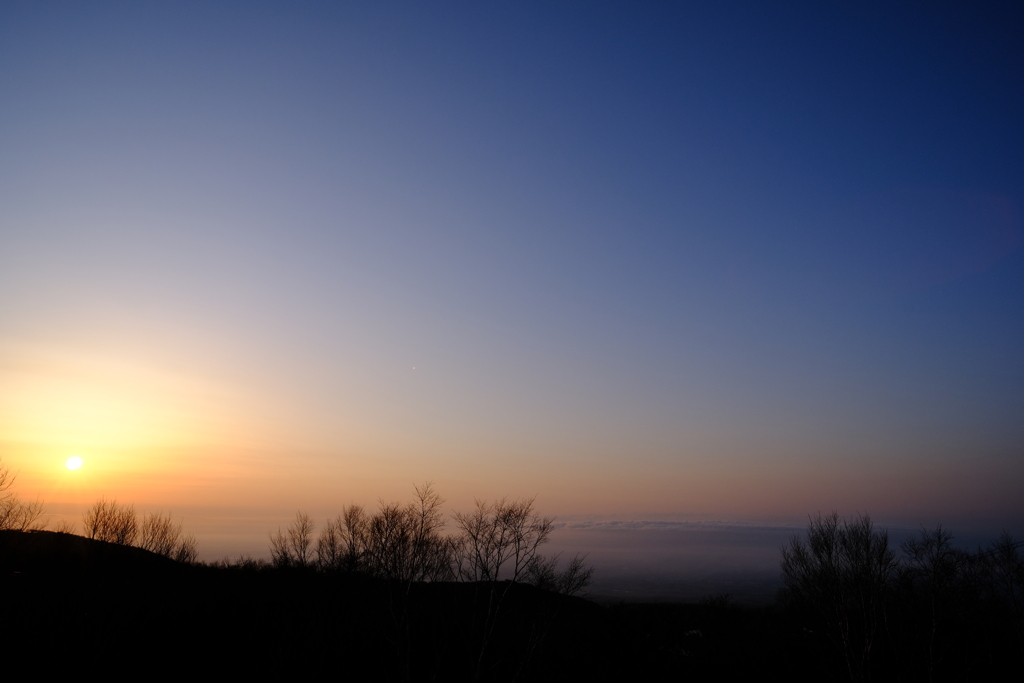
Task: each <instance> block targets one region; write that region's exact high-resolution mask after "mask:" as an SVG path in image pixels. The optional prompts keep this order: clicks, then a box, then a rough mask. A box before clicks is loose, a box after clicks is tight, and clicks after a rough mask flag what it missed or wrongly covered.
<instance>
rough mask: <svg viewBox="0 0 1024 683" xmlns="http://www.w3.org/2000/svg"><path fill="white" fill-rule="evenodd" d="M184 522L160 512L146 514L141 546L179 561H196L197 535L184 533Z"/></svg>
mask: <svg viewBox="0 0 1024 683" xmlns="http://www.w3.org/2000/svg"><path fill="white" fill-rule="evenodd" d="M181 525H182V523H181V522H178V523H177V524H175V523H174V521H173V520H172V519H171V516H170V515H169V514H168V515H164V514H162V513H159V512H155V513H151V514H148V515H146V517H145V518H144V519H143V521H142V527H141V540H140V542H139V547H140V548H142V549H143V550H149V551H150V552H154V553H156V554H157V555H162V556H164V557H169V558H171V559H173V560H177V561H178V562H184V563H187V564H191V563H193V562H195V561H196V556H197V554H198V546H197V543H196V539H195V536H193V535H191V534H188V535H185V534H183V533H182V526H181Z"/></svg>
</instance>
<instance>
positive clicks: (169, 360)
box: [0, 2, 1024, 553]
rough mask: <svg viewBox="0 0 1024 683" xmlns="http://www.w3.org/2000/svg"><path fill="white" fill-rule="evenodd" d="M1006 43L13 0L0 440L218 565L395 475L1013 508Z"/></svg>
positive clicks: (1019, 208) (857, 19) (593, 9)
mask: <svg viewBox="0 0 1024 683" xmlns="http://www.w3.org/2000/svg"><path fill="white" fill-rule="evenodd" d="M1022 34H1024V10H1022V8H1021V6H1020V4H1019V3H981V4H979V3H968V4H963V3H959V4H946V3H937V2H928V3H891V2H890V3H863V2H856V3H852V2H851V3H846V2H838V3H799V2H794V3H756V2H749V3H729V2H720V3H598V2H582V3H570V2H565V3H523V2H518V3H484V4H480V3H446V2H441V3H383V2H382V3H326V2H324V3H298V2H291V3H267V2H245V3H230V2H224V3H203V2H196V3H190V2H178V3H140V2H96V3H59V2H53V3H30V2H5V3H3V4H2V5H0V460H2V463H3V464H4V465H5V466H8V467H10V468H11V469H12V470H16V471H17V472H18V473H19V475H18V490H19V494H20V495H23V496H26V497H29V498H31V497H34V496H39V497H40V498H42V499H44V500H45V501H46V502H47V505H48V509H50V510H51V512H52V513H53V514H56V515H58V516H59V515H62V514H66V515H68V516H69V517H72V518H73V516H74V515H77V514H78V511H79V510H80V509H81V508H82V507H83V506H85V505H87V504H89V503H91V502H93V501H95V500H97V499H99V498H100V497H107V498H108V499H109V498H117V499H118V500H119V501H124V502H134V503H135V504H136V506H137V507H139V508H140V509H162V510H172V511H174V512H175V513H176V514H181V515H183V516H184V518H185V526H186V528H188V527H189V526H191V527H192V528H194V529H198V530H199V533H198V535H199V536H200V544H201V550H203V544H204V543H205V544H206V547H207V548H212V549H211V550H208V552H210V553H214V552H219V551H220V550H221V549H224V550H225V552H227V551H232V552H233V551H235V550H239V549H240V548H238V547H236V546H234V545H231V543H230V542H228V541H227V540H225V539H228V538H229V537H231V535H232V533H234V532H233V531H232V529H236V527H235V526H232V525H233V524H243V523H242V522H241V521H239V520H249V521H248V522H246V523H247V524H249V526H248V527H246V528H252V529H257V528H258V532H252V533H253V535H252V538H255V539H256V540H255V541H254V543H257V544H263V543H264V541H265V536H266V530H269V529H271V528H274V527H276V525H278V524H284V523H287V519H288V517H289V516H291V515H292V514H294V511H295V510H296V509H299V508H301V509H305V510H309V511H310V512H311V513H313V514H314V515H317V516H323V517H326V516H327V515H331V516H333V515H334V514H336V513H337V512H339V511H340V510H341V508H342V507H343V506H344V505H347V504H349V503H351V502H356V503H360V504H363V505H366V506H368V507H371V508H372V507H373V506H374V505H376V502H377V501H378V500H398V499H407V498H408V497H409V496H410V494H411V493H412V487H413V485H414V484H416V483H421V482H425V481H432V482H433V483H434V487H435V488H436V489H437V490H438V491H439V492H440V493H441V494H442V495H443V496H444V497H445V498H446V499H447V501H448V503H447V507H448V508H449V509H452V510H460V509H461V510H465V509H469V508H470V507H471V506H472V505H473V501H474V499H476V498H480V499H488V500H491V499H495V498H500V497H502V496H508V497H510V498H520V497H530V496H536V501H537V502H536V505H537V509H538V510H539V511H541V512H542V513H544V514H551V515H555V516H557V517H559V518H561V519H566V520H576V522H575V523H582V522H580V520H585V521H586V520H589V521H586V523H587V524H590V523H598V522H600V523H603V524H613V525H617V524H620V523H623V522H624V520H634V521H635V520H646V521H651V520H663V521H666V523H668V522H669V521H670V522H671V523H677V524H683V523H693V522H694V520H696V521H702V520H703V521H704V522H708V523H714V524H726V525H728V524H741V525H742V524H755V525H756V524H760V525H766V526H771V525H775V526H779V525H781V526H783V527H784V526H785V525H792V524H795V525H800V524H803V523H805V522H806V520H807V515H808V514H814V513H816V512H817V511H824V512H829V511H832V510H838V511H839V512H840V513H841V514H843V515H852V514H857V513H868V514H870V515H871V516H872V517H873V518H874V519H876V520H880V521H882V522H886V523H890V524H902V525H906V526H909V527H914V526H918V525H934V524H936V523H939V522H941V523H943V524H945V525H947V526H949V527H951V528H953V529H955V530H962V531H963V532H965V533H967V532H970V533H975V532H978V533H982V532H990V533H991V534H992V535H993V536H994V535H995V534H997V533H998V532H999V530H1000V529H1003V528H1007V529H1011V530H1021V531H1024V496H1021V495H1020V492H1021V491H1022V490H1024V126H1022V125H1021V122H1022V121H1024V42H1022V41H1021V40H1020V36H1021V35H1022ZM72 455H77V456H79V457H81V458H82V459H83V462H84V464H83V466H82V468H81V469H80V470H77V471H70V470H67V469H66V468H65V467H64V462H65V461H66V459H67V458H68V457H70V456H72ZM243 526H244V524H243ZM238 528H241V527H238ZM615 528H616V529H618V528H619V527H615ZM730 528H731V527H730ZM744 528H745V527H744ZM238 533H241V532H238ZM236 535H237V534H236ZM204 539H205V540H204ZM218 539H219V540H218ZM772 542H773V543H774V541H772ZM218 544H219V545H218ZM246 547H248V546H246ZM242 549H244V548H242ZM253 552H259V550H258V549H254V550H253Z"/></svg>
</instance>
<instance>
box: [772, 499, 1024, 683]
mask: <svg viewBox="0 0 1024 683" xmlns="http://www.w3.org/2000/svg"><path fill="white" fill-rule="evenodd" d="M952 541H953V537H952V535H951V534H950V533H949V532H948V531H947V530H945V529H943V528H942V527H941V526H940V527H937V528H935V529H931V530H929V529H922V530H921V531H920V532H919V533H918V534H916V535H915V536H913V537H912V538H910V539H908V540H907V541H905V542H904V543H903V544H902V545H901V548H900V550H901V551H902V552H901V553H900V554H897V553H896V551H895V550H894V549H893V548H892V547H890V545H889V538H888V533H887V532H886V531H884V530H881V531H880V530H876V529H875V528H874V526H873V524H872V522H871V519H870V518H869V517H868V516H867V515H862V516H857V517H855V518H853V519H851V520H840V519H839V515H838V514H836V513H833V514H831V515H828V516H824V517H823V516H821V515H820V514H819V515H817V516H816V517H814V518H813V519H812V520H811V522H810V524H809V526H808V529H807V535H806V538H805V539H800V538H794V539H793V541H792V542H791V543H790V544H789V546H788V547H785V548H783V550H782V577H783V581H784V583H785V588H784V589H783V591H782V593H781V595H780V602H781V603H782V604H783V605H784V607H785V608H786V610H787V612H788V614H789V616H790V617H791V618H792V619H794V620H795V621H796V623H798V624H799V625H800V627H801V629H800V630H801V633H802V634H803V640H804V643H803V646H804V652H805V653H806V654H807V655H810V656H812V657H814V658H815V659H816V660H817V663H818V665H819V667H820V669H821V670H822V672H824V673H827V674H828V675H829V676H830V677H832V678H833V679H836V680H850V681H870V680H898V681H967V680H996V679H997V678H998V677H1000V675H1001V674H1002V673H1003V672H1005V671H1010V670H1011V669H1012V668H1014V667H1016V666H1017V665H1019V662H1020V661H1021V659H1022V657H1024V637H1022V617H1024V558H1022V555H1021V552H1020V549H1021V546H1022V545H1024V544H1021V543H1017V542H1015V541H1014V539H1013V538H1012V537H1010V536H1009V534H1006V533H1005V532H1004V533H1003V535H1002V536H1001V537H1000V538H999V539H998V540H996V541H994V542H992V543H991V544H990V545H989V547H988V548H985V549H981V548H979V549H978V550H977V551H975V552H970V551H966V550H962V549H959V548H956V547H955V546H954V545H953V544H952Z"/></svg>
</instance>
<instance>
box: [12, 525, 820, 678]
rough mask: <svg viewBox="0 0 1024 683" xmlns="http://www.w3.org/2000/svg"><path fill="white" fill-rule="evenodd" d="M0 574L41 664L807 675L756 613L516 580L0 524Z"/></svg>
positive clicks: (515, 674) (265, 672) (70, 668)
mask: <svg viewBox="0 0 1024 683" xmlns="http://www.w3.org/2000/svg"><path fill="white" fill-rule="evenodd" d="M0 569H2V579H0V580H2V594H3V596H4V598H3V606H2V610H3V618H2V619H0V629H2V634H0V642H3V644H4V649H5V650H6V651H7V652H8V653H9V654H16V656H17V657H19V658H20V657H25V658H29V659H31V660H33V661H35V662H38V666H39V667H41V668H42V669H45V670H46V671H48V672H53V673H61V672H66V673H71V672H74V673H75V674H76V675H78V676H81V675H82V674H85V673H89V672H94V673H102V674H107V675H111V674H113V675H117V674H118V673H121V674H125V675H131V673H132V672H139V671H154V670H159V671H165V672H167V674H169V675H194V674H197V673H199V672H207V671H214V672H218V671H219V672H220V673H222V674H226V675H230V676H232V677H238V676H246V675H254V676H258V677H260V678H263V677H267V676H271V675H280V676H286V677H288V678H296V677H310V676H330V677H333V678H348V679H352V680H380V681H392V680H398V681H401V680H439V681H447V680H474V679H475V678H477V679H479V680H488V681H510V680H523V681H544V680H559V681H572V680H591V681H603V680H608V681H612V680H628V679H633V680H645V679H646V680H679V679H680V678H684V677H685V678H688V679H697V680H700V679H702V678H709V679H710V678H718V679H720V678H721V677H722V676H724V675H729V674H732V675H734V676H736V677H741V676H742V677H746V676H752V675H755V674H757V675H761V676H763V675H764V674H765V673H766V672H769V671H773V670H774V671H779V672H782V673H784V674H788V675H790V677H791V678H793V677H803V675H804V674H807V673H808V672H809V671H810V670H809V669H808V667H807V663H806V662H801V661H800V660H794V659H792V658H790V657H788V656H787V655H786V652H787V651H788V650H790V649H791V647H792V642H793V638H794V635H795V634H794V633H792V632H791V631H790V630H789V627H788V626H787V625H786V623H785V622H784V621H783V620H782V619H781V618H780V616H779V615H778V614H777V613H776V612H775V611H774V610H771V609H751V610H746V609H739V608H735V607H729V606H727V605H724V604H707V605H616V606H602V605H598V604H595V603H593V602H590V601H587V600H584V599H580V598H571V597H565V596H560V595H557V594H553V593H548V592H545V591H541V590H538V589H536V588H534V587H532V586H527V585H521V584H515V585H511V586H510V585H508V584H497V585H496V586H489V585H477V584H471V583H434V584H411V585H401V584H390V585H389V584H388V583H386V582H384V581H379V580H372V579H367V578H364V577H360V576H358V575H340V576H329V575H324V574H322V573H313V572H303V571H297V570H292V571H282V570H273V569H268V568H265V567H263V568H260V567H256V566H249V567H245V566H236V567H209V566H188V565H183V564H179V563H176V562H173V561H171V560H167V559H165V558H162V557H158V556H156V555H153V554H152V553H148V552H146V551H143V550H140V549H137V548H127V547H124V546H117V545H113V544H108V543H102V542H99V541H91V540H88V539H85V538H82V537H79V536H72V535H69V534H57V533H51V532H45V531H42V532H31V533H24V532H11V531H7V532H0ZM492 588H493V589H494V590H492ZM496 602H500V604H497V608H498V609H497V610H496V611H495V610H494V607H495V603H496ZM489 608H490V610H489ZM489 614H490V617H489Z"/></svg>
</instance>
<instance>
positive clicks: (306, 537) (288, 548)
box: [270, 512, 315, 568]
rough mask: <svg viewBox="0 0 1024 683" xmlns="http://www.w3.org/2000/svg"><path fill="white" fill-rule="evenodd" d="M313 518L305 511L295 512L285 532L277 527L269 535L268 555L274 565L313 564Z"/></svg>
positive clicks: (297, 565)
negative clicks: (274, 532) (274, 533)
mask: <svg viewBox="0 0 1024 683" xmlns="http://www.w3.org/2000/svg"><path fill="white" fill-rule="evenodd" d="M314 528H315V525H314V524H313V519H312V518H311V517H310V516H309V515H308V514H306V513H305V512H296V513H295V520H294V521H293V522H292V523H291V525H290V526H289V527H288V532H287V534H284V533H282V532H281V529H280V528H278V530H277V535H276V536H275V535H273V534H272V535H271V536H270V555H271V561H272V562H273V564H274V566H275V567H302V568H305V567H309V566H311V565H312V564H313V529H314Z"/></svg>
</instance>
